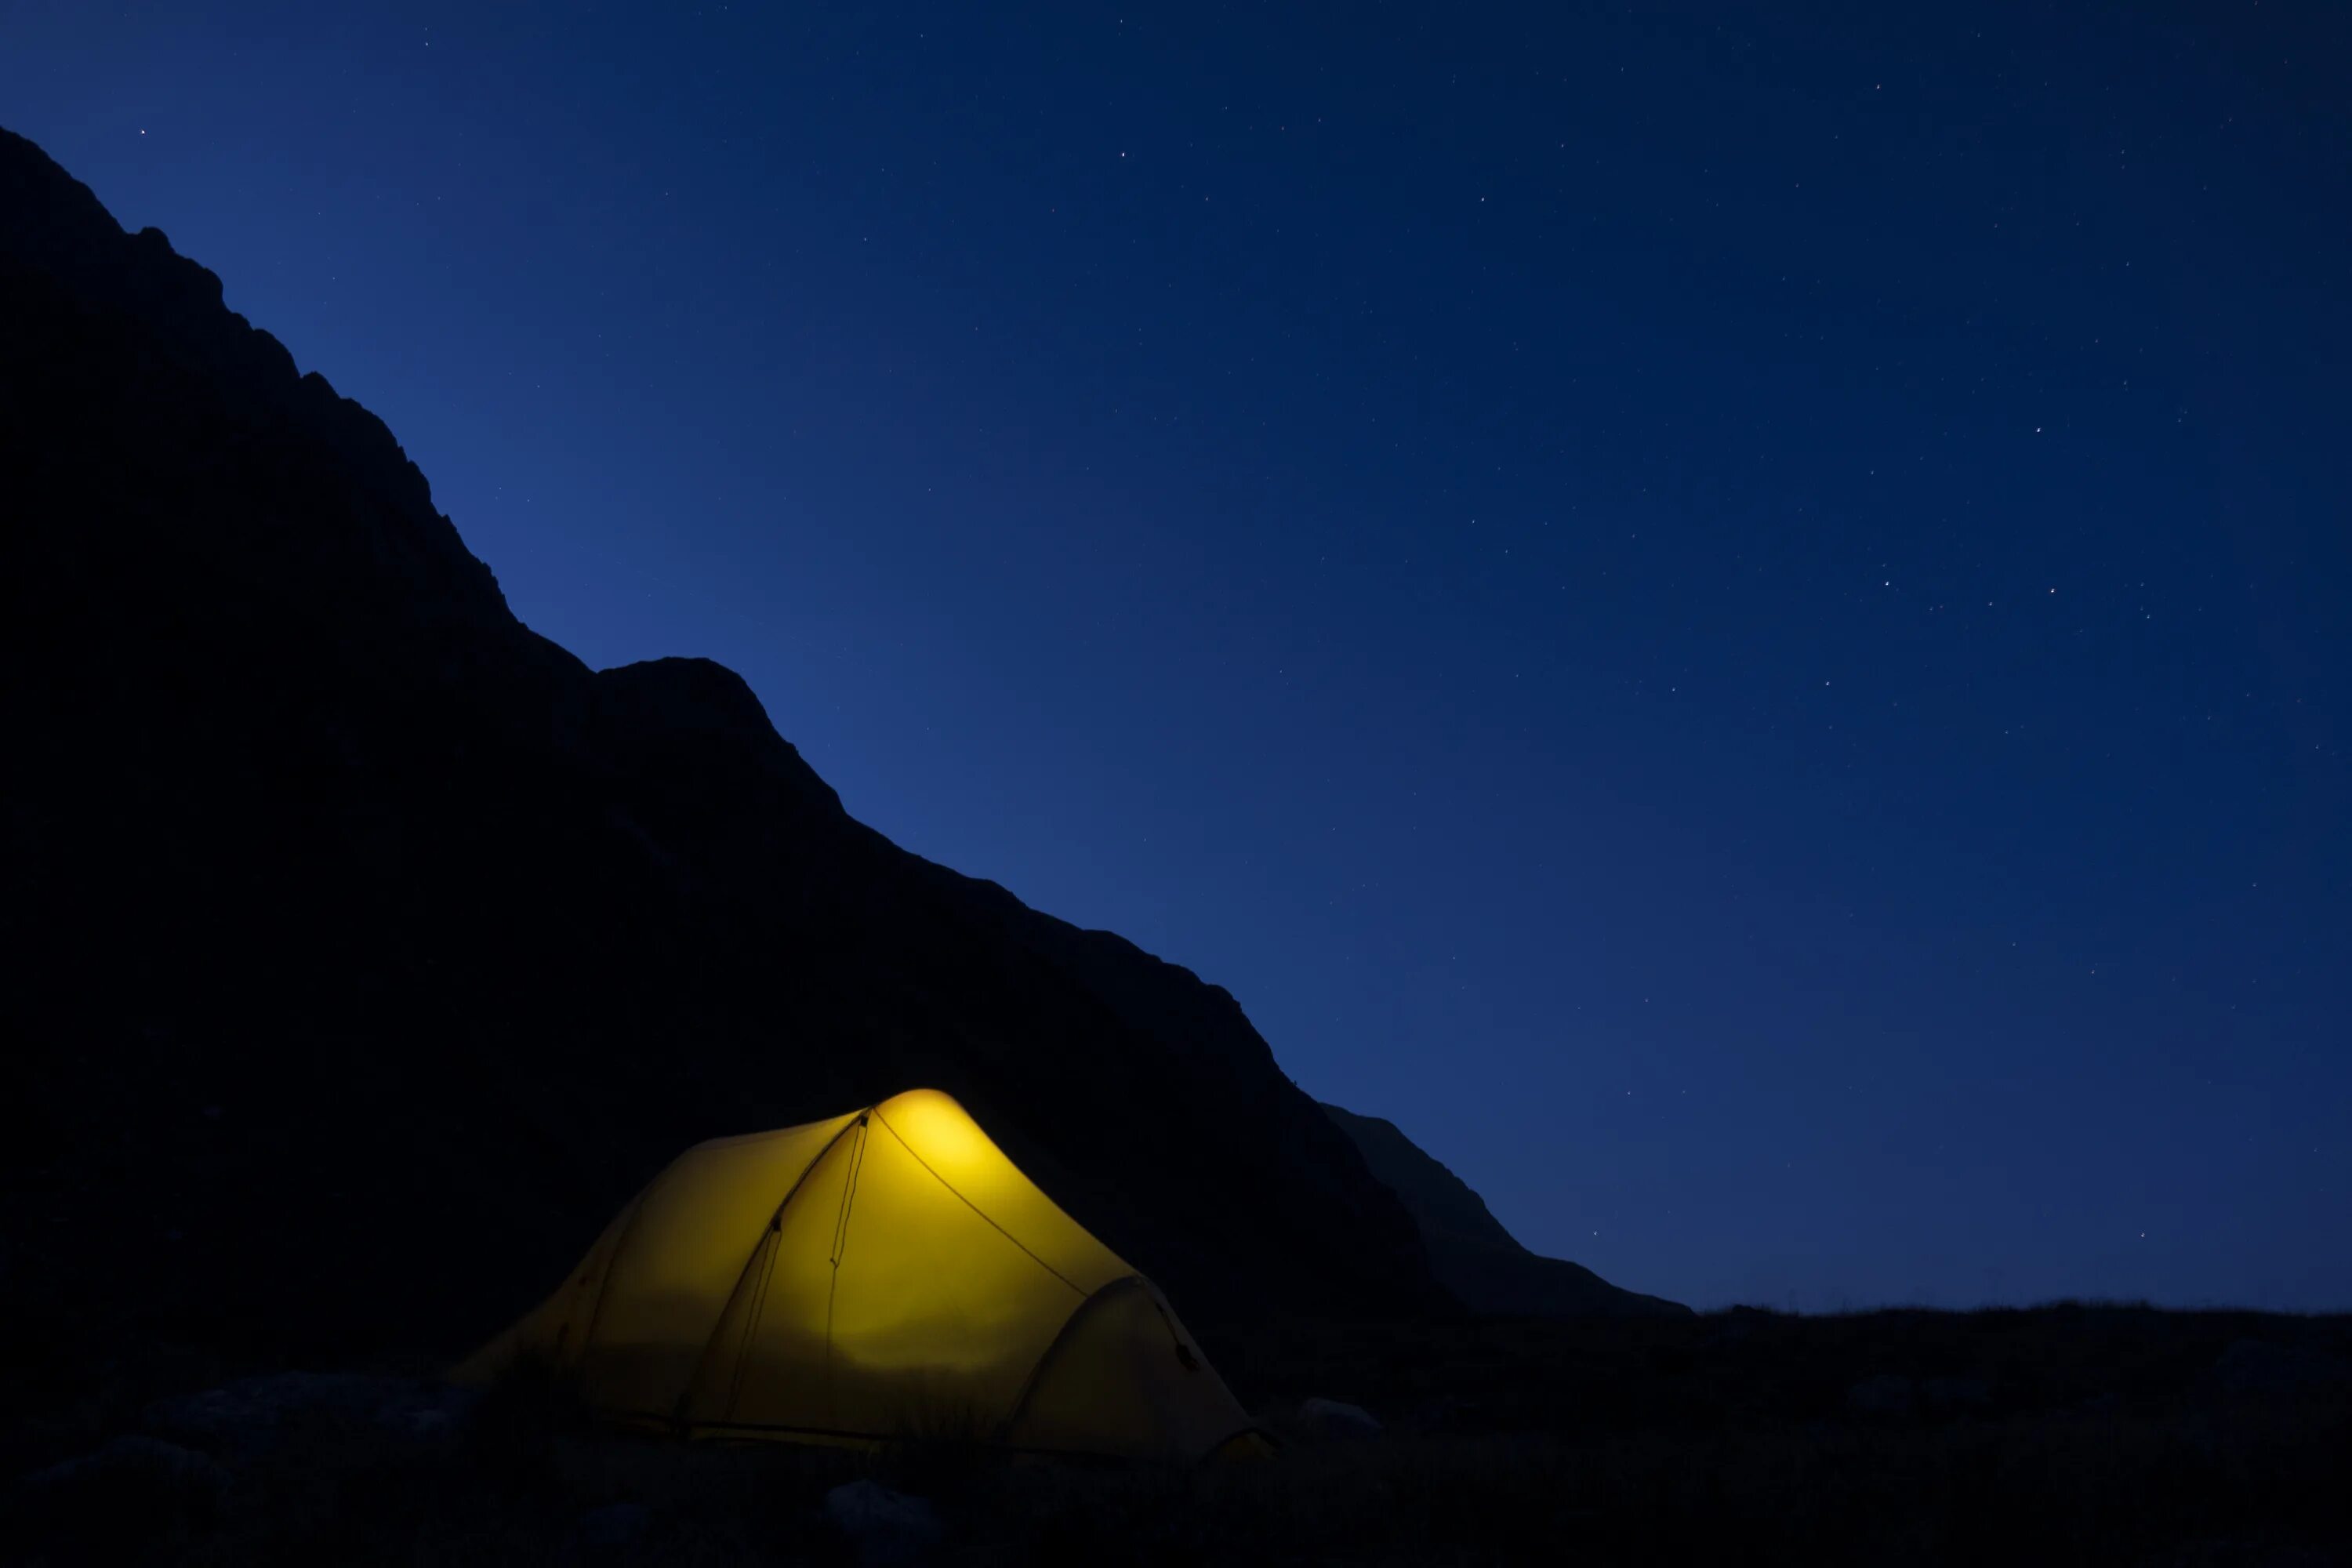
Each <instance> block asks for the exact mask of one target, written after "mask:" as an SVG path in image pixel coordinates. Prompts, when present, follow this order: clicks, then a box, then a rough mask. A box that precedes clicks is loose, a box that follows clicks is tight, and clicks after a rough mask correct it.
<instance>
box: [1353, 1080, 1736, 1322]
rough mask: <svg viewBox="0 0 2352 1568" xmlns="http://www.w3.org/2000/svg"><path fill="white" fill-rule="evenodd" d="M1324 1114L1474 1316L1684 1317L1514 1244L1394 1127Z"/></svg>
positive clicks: (1658, 1301) (1664, 1303)
mask: <svg viewBox="0 0 2352 1568" xmlns="http://www.w3.org/2000/svg"><path fill="white" fill-rule="evenodd" d="M1323 1110H1324V1111H1325V1113H1326V1114H1327V1115H1328V1116H1329V1117H1330V1118H1331V1120H1332V1121H1334V1122H1335V1123H1337V1124H1338V1125H1339V1128H1340V1129H1341V1130H1342V1131H1345V1132H1346V1133H1347V1134H1348V1136H1349V1138H1351V1139H1353V1140H1354V1141H1355V1144H1356V1147H1357V1148H1358V1149H1359V1150H1360V1151H1361V1152H1362V1153H1363V1156H1364V1162H1365V1163H1367V1164H1369V1165H1370V1166H1371V1168H1372V1174H1373V1175H1375V1176H1378V1177H1379V1178H1380V1179H1381V1182H1382V1183H1383V1184H1386V1185H1387V1187H1388V1188H1389V1190H1390V1191H1391V1192H1393V1193H1395V1194H1396V1195H1397V1196H1398V1197H1400V1198H1402V1200H1404V1206H1405V1207H1406V1209H1407V1210H1409V1211H1410V1212H1411V1213H1412V1217H1413V1222H1414V1223H1415V1224H1416V1225H1418V1226H1421V1235H1422V1239H1423V1241H1425V1242H1426V1243H1428V1245H1429V1260H1430V1263H1431V1265H1432V1267H1433V1268H1435V1269H1436V1270H1437V1278H1438V1279H1439V1280H1440V1281H1442V1282H1443V1283H1444V1286H1445V1288H1446V1289H1449V1290H1451V1291H1453V1292H1454V1295H1455V1296H1456V1297H1458V1298H1459V1299H1460V1300H1461V1301H1462V1303H1463V1304H1464V1305H1465V1306H1466V1307H1468V1308H1470V1309H1471V1310H1473V1311H1476V1312H1483V1313H1487V1314H1491V1315H1493V1316H1496V1317H1510V1318H1587V1317H1602V1318H1615V1317H1653V1316H1669V1317H1683V1316H1687V1315H1688V1314H1689V1312H1690V1309H1689V1308H1687V1307H1685V1306H1684V1305H1682V1303H1680V1302H1678V1301H1669V1300H1664V1298H1662V1297H1658V1296H1643V1295H1641V1294H1638V1293H1637V1292H1635V1291H1632V1290H1627V1289H1622V1288H1620V1287H1618V1286H1615V1285H1612V1284H1611V1283H1609V1281H1608V1280H1606V1279H1602V1278H1601V1276H1600V1275H1598V1274H1595V1273H1594V1272H1593V1271H1592V1270H1591V1269H1590V1268H1585V1267H1584V1265H1582V1264H1580V1263H1570V1261H1569V1260H1568V1259H1566V1258H1546V1257H1544V1256H1542V1255H1541V1254H1540V1253H1535V1252H1529V1251H1528V1249H1527V1248H1526V1247H1522V1246H1520V1245H1519V1240H1518V1237H1515V1236H1513V1235H1512V1234H1511V1233H1510V1232H1509V1231H1507V1230H1506V1229H1505V1228H1503V1222H1502V1221H1500V1220H1498V1219H1496V1217H1495V1215H1494V1213H1493V1211H1491V1210H1489V1209H1488V1208H1487V1207H1486V1199H1484V1198H1482V1197H1480V1196H1479V1195H1478V1194H1477V1193H1476V1192H1475V1190H1474V1189H1473V1188H1472V1187H1471V1186H1470V1184H1468V1183H1467V1182H1465V1181H1464V1180H1463V1179H1462V1178H1461V1177H1459V1176H1457V1175H1455V1174H1454V1173H1453V1172H1452V1171H1450V1170H1448V1169H1446V1167H1445V1166H1444V1164H1443V1163H1440V1162H1439V1161H1437V1160H1435V1159H1433V1158H1432V1157H1431V1156H1430V1155H1429V1153H1428V1152H1426V1151H1424V1150H1423V1148H1422V1147H1421V1145H1419V1144H1418V1143H1415V1142H1413V1141H1412V1139H1410V1138H1408V1137H1406V1136H1405V1135H1404V1132H1403V1131H1402V1129H1400V1128H1399V1127H1398V1126H1397V1124H1396V1123H1395V1122H1393V1121H1385V1120H1383V1119H1382V1118H1381V1117H1378V1116H1359V1115H1357V1114H1356V1113H1355V1112H1354V1111H1352V1110H1342V1109H1341V1108H1340V1107H1339V1106H1336V1105H1326V1106H1325V1107H1324V1108H1323Z"/></svg>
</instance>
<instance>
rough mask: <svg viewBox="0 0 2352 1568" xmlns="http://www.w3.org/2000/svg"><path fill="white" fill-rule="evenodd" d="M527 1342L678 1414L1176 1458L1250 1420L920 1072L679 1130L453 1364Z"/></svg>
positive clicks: (1142, 1299) (654, 1416) (1164, 1316)
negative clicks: (624, 1193) (655, 1164)
mask: <svg viewBox="0 0 2352 1568" xmlns="http://www.w3.org/2000/svg"><path fill="white" fill-rule="evenodd" d="M527 1356H529V1357H539V1358H543V1359H544V1360H546V1361H547V1362H549V1363H552V1364H553V1366H554V1367H555V1368H556V1369H557V1370H558V1372H559V1373H562V1374H563V1375H565V1376H566V1377H568V1378H571V1379H574V1380H576V1382H577V1384H578V1386H579V1388H580V1390H581V1392H582V1394H583V1397H584V1398H585V1399H586V1400H587V1402H588V1403H589V1404H590V1405H592V1406H593V1408H595V1409H598V1410H600V1411H602V1412H604V1414H606V1415H611V1416H614V1417H616V1418H619V1419H623V1420H628V1421H634V1422H641V1423H646V1424H655V1425H659V1426H663V1427H665V1428H667V1429H669V1430H673V1431H677V1432H681V1433H683V1434H686V1435H688V1436H729V1437H781V1438H788V1439H800V1440H803V1441H809V1440H814V1441H827V1440H830V1441H836V1442H837V1441H845V1440H846V1441H861V1440H879V1439H884V1438H890V1437H894V1436H925V1435H933V1436H936V1435H940V1434H945V1433H953V1434H958V1435H966V1436H977V1437H982V1438H987V1439H990V1440H992V1441H996V1442H1000V1443H1003V1444H1006V1445H1008V1446H1010V1447H1017V1448H1024V1449H1037V1450H1046V1451H1060V1452H1075V1453H1090V1454H1120V1455H1131V1456H1139V1457H1162V1456H1164V1457H1171V1458H1200V1457H1202V1456H1203V1455H1206V1454H1209V1453H1210V1452H1212V1451H1213V1450H1215V1449H1217V1448H1218V1447H1220V1446H1221V1445H1223V1444H1225V1443H1227V1442H1228V1441H1230V1440H1231V1439H1234V1438H1235V1437H1237V1436H1243V1435H1244V1434H1245V1433H1248V1432H1250V1430H1251V1427H1250V1423H1249V1417H1248V1416H1247V1415H1244V1413H1243V1411H1242V1408H1241V1406H1240V1405H1238V1404H1237V1403H1236V1402H1235V1401H1234V1396H1233V1394H1231V1393H1229V1392H1228V1391H1227V1390H1226V1388H1225V1384H1224V1381H1223V1379H1222V1378H1220V1377H1218V1375H1217V1374H1216V1372H1215V1371H1214V1370H1213V1368H1212V1367H1211V1366H1210V1365H1209V1363H1208V1359H1207V1358H1206V1357H1205V1356H1203V1355H1202V1353H1201V1350H1200V1347H1199V1346H1198V1345H1196V1344H1195V1343H1193V1342H1192V1336H1191V1335H1190V1334H1188V1333H1186V1332H1185V1331H1184V1327H1183V1325H1182V1324H1181V1323H1179V1322H1178V1321H1176V1314H1175V1313H1174V1312H1173V1311H1172V1310H1170V1308H1169V1306H1168V1303H1167V1301H1166V1300H1165V1299H1164V1298H1162V1297H1161V1295H1160V1291H1159V1289H1157V1288H1156V1287H1155V1286H1153V1285H1152V1283H1151V1282H1150V1280H1148V1279H1144V1278H1143V1277H1142V1276H1141V1275H1139V1274H1138V1273H1136V1271H1135V1270H1134V1269H1132V1268H1129V1267H1128V1266H1127V1265H1126V1264H1125V1263H1122V1262H1121V1261H1119V1259H1118V1257H1117V1256H1116V1255H1115V1254H1113V1253H1112V1252H1111V1250H1110V1249H1109V1248H1108V1247H1105V1246H1104V1245H1103V1244H1102V1243H1101V1242H1099V1241H1097V1240H1096V1239H1095V1238H1094V1237H1092V1236H1089V1235H1088V1234H1087V1232H1086V1230H1085V1229H1083V1228H1082V1227H1081V1226H1079V1225H1078V1223H1077V1222H1076V1220H1073V1219H1072V1218H1070V1216H1069V1215H1066V1214H1064V1213H1063V1212H1062V1211H1061V1210H1060V1209H1059V1208H1057V1207H1055V1205H1054V1202H1053V1200H1052V1199H1050V1198H1048V1197H1047V1196H1046V1195H1045V1194H1044V1193H1042V1192H1040V1191H1039V1190H1038V1189H1037V1187H1036V1186H1035V1184H1033V1183H1032V1182H1031V1181H1030V1180H1029V1178H1028V1177H1026V1176H1024V1175H1023V1174H1022V1173H1021V1172H1020V1171H1019V1170H1018V1169H1017V1168H1016V1167H1015V1166H1014V1165H1013V1162H1012V1161H1011V1160H1009V1159H1007V1158H1005V1156H1004V1152H1003V1151H1002V1150H1000V1149H999V1148H997V1146H996V1145H995V1144H994V1143H992V1142H990V1141H989V1138H988V1135H987V1134H986V1133H984V1132H982V1131H981V1130H980V1127H979V1125H978V1124H977V1123H975V1122H974V1121H972V1120H971V1117H970V1116H968V1115H967V1114H965V1112H964V1110H963V1107H961V1105H958V1104H957V1103H956V1102H955V1101H954V1100H950V1098H949V1097H948V1096H946V1095H944V1094H941V1093H939V1092H938V1091H937V1090H934V1089H911V1090H909V1091H908V1092H907V1093H905V1094H901V1095H898V1096H896V1097H894V1098H892V1099H890V1100H884V1101H883V1102H882V1103H881V1104H879V1105H874V1106H869V1107H867V1108H866V1110H858V1111H853V1112H851V1113H850V1114H848V1115H845V1116H838V1117H835V1118H834V1119H833V1120H831V1121H813V1122H810V1123H809V1124H807V1125H806V1126H803V1127H787V1128H784V1129H783V1130H782V1131H776V1132H758V1133H752V1134H750V1135H748V1136H745V1137H740V1138H721V1139H719V1140H716V1141H714V1142H709V1143H702V1144H698V1145H696V1146H695V1147H694V1148H692V1149H689V1150H688V1151H687V1152H685V1153H684V1154H682V1155H680V1156H679V1157H678V1158H677V1160H676V1161H674V1162H673V1163H671V1164H670V1166H669V1168H668V1169H667V1170H665V1171H664V1172H662V1173H661V1174H660V1175H658V1176H656V1177H655V1178H654V1181H653V1184H651V1185H650V1186H648V1187H646V1190H645V1191H644V1192H642V1193H640V1194H638V1195H637V1196H636V1198H635V1200H633V1201H632V1202H631V1203H630V1204H629V1205H628V1206H627V1207H626V1208H625V1209H623V1210H622V1211H621V1213H620V1215H618V1216H617V1217H616V1218H615V1219H614V1221H613V1223H612V1224H611V1225H610V1226H606V1227H605V1230H604V1235H603V1236H602V1237H599V1238H598V1239H597V1242H596V1245H595V1246H593V1247H590V1248H589V1250H588V1256H587V1257H586V1258H583V1260H582V1261H581V1264H580V1267H579V1268H576V1269H575V1270H573V1271H572V1278H571V1279H569V1280H568V1281H567V1282H566V1283H565V1284H564V1285H563V1286H562V1289H559V1290H557V1291H556V1292H555V1294H554V1295H552V1296H551V1297H549V1298H548V1299H547V1300H546V1301H544V1302H542V1303H541V1305H540V1306H539V1307H538V1308H537V1309H536V1310H533V1311H532V1312H530V1314H529V1315H528V1316H526V1317H525V1318H524V1319H523V1320H522V1321H520V1322H519V1323H517V1324H515V1325H514V1327H512V1328H510V1329H509V1330H508V1331H506V1332H505V1333H503V1334H501V1335H499V1337H498V1338H497V1339H496V1340H493V1341H492V1342H490V1343H489V1344H488V1345H486V1346H484V1347H483V1348H482V1349H481V1350H480V1351H478V1352H476V1353H475V1354H474V1355H473V1356H472V1357H471V1358H470V1359H468V1360H467V1362H466V1363H465V1364H464V1365H463V1366H461V1367H460V1368H459V1369H458V1372H457V1375H458V1377H459V1378H460V1379H464V1380H472V1381H481V1380H484V1379H487V1378H489V1377H492V1376H495V1375H496V1374H497V1373H499V1370H500V1369H501V1368H503V1367H505V1366H506V1365H508V1364H509V1363H511V1362H513V1361H515V1360H517V1359H518V1358H520V1357H527ZM1253 1440H1254V1439H1253Z"/></svg>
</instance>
